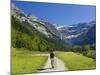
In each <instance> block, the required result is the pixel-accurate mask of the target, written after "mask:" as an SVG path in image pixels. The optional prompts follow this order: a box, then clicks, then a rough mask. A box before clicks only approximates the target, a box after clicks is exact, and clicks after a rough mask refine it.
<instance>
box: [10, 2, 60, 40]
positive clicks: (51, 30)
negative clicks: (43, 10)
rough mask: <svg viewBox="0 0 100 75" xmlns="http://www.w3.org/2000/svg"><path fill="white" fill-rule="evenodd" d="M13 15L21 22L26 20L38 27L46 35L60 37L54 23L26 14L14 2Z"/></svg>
mask: <svg viewBox="0 0 100 75" xmlns="http://www.w3.org/2000/svg"><path fill="white" fill-rule="evenodd" d="M11 15H13V16H14V17H16V18H17V19H19V21H20V22H24V21H26V22H28V23H29V24H30V25H32V26H33V27H34V28H35V29H37V30H38V31H39V32H40V33H43V34H44V35H46V36H47V37H48V38H49V37H50V38H55V37H56V38H59V33H58V31H57V29H56V28H55V27H54V26H53V25H52V24H50V23H49V22H45V21H42V20H41V19H39V18H38V17H36V16H33V15H31V14H28V15H26V14H25V13H24V12H22V11H21V10H20V9H19V8H17V7H16V6H15V5H14V4H12V8H11ZM59 39H60V38H59Z"/></svg>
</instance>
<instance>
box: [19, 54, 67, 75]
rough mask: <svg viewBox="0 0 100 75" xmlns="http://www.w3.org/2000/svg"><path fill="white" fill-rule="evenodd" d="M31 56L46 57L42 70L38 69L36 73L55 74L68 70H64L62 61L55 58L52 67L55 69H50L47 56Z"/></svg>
mask: <svg viewBox="0 0 100 75" xmlns="http://www.w3.org/2000/svg"><path fill="white" fill-rule="evenodd" d="M32 56H48V60H47V62H46V64H45V66H44V67H43V68H42V69H40V70H39V71H38V73H45V72H57V71H67V70H68V69H67V68H65V65H64V63H63V61H61V60H60V59H58V58H57V57H55V58H54V60H55V62H54V63H55V64H54V66H55V67H54V68H53V69H52V68H51V61H50V56H49V54H36V55H32ZM20 75H34V74H20Z"/></svg>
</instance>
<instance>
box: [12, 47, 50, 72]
mask: <svg viewBox="0 0 100 75" xmlns="http://www.w3.org/2000/svg"><path fill="white" fill-rule="evenodd" d="M26 53H27V54H26ZM31 54H32V53H31V52H30V51H25V52H23V54H22V51H18V50H16V49H15V48H12V74H22V73H36V72H37V71H39V69H42V67H43V66H44V64H45V63H46V61H47V58H48V57H47V56H32V55H31ZM33 54H34V52H33ZM35 54H38V52H36V53H35Z"/></svg>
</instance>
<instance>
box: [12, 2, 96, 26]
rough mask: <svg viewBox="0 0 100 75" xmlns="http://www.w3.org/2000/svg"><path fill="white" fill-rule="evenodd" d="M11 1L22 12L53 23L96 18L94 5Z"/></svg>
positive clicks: (71, 22)
mask: <svg viewBox="0 0 100 75" xmlns="http://www.w3.org/2000/svg"><path fill="white" fill-rule="evenodd" d="M13 3H14V4H15V5H16V6H17V7H18V8H19V9H21V10H22V11H23V12H24V13H26V14H32V15H35V16H37V17H39V18H42V19H44V20H46V21H49V22H50V23H53V24H55V23H56V24H59V25H71V24H77V23H80V22H89V21H92V20H95V19H96V18H95V14H96V11H95V9H96V7H95V6H88V5H73V4H56V3H43V2H42V3H41V2H22V1H13Z"/></svg>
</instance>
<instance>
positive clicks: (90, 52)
mask: <svg viewBox="0 0 100 75" xmlns="http://www.w3.org/2000/svg"><path fill="white" fill-rule="evenodd" d="M69 50H70V51H72V52H76V53H81V54H83V55H84V56H87V57H89V58H93V59H95V60H96V49H95V44H93V45H83V46H73V47H70V48H69Z"/></svg>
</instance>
